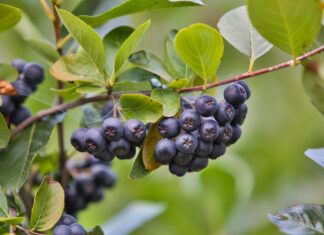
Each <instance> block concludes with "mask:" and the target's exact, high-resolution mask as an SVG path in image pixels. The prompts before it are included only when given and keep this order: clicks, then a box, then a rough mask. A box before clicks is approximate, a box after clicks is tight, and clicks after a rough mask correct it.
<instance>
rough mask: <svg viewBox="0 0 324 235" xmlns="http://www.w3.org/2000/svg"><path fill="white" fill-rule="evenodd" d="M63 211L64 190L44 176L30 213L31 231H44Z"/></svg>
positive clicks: (49, 227) (52, 224) (53, 223)
mask: <svg viewBox="0 0 324 235" xmlns="http://www.w3.org/2000/svg"><path fill="white" fill-rule="evenodd" d="M63 209H64V190H63V188H62V186H61V185H60V184H59V183H58V182H56V181H54V180H53V179H52V178H51V177H49V176H45V177H44V179H43V181H42V183H41V185H40V186H39V188H38V190H37V192H36V196H35V198H34V204H33V208H32V213H31V219H30V225H31V226H32V230H33V231H34V230H37V231H46V230H49V229H51V228H52V227H53V226H54V225H55V224H56V222H57V221H58V220H59V219H60V217H61V215H62V213H63Z"/></svg>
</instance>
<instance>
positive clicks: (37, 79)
mask: <svg viewBox="0 0 324 235" xmlns="http://www.w3.org/2000/svg"><path fill="white" fill-rule="evenodd" d="M23 73H24V79H25V81H26V82H27V83H28V84H34V85H37V84H40V83H42V82H43V81H44V69H43V68H42V66H41V65H39V64H36V63H28V64H26V65H25V67H24V71H23Z"/></svg>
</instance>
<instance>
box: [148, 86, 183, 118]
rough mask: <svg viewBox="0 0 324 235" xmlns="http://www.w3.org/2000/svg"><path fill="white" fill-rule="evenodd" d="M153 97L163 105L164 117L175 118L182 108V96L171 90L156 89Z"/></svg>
mask: <svg viewBox="0 0 324 235" xmlns="http://www.w3.org/2000/svg"><path fill="white" fill-rule="evenodd" d="M151 97H152V98H153V99H155V100H158V101H160V102H161V103H162V104H163V116H165V117H173V116H174V115H175V114H176V113H177V112H178V111H179V108H180V95H179V94H178V93H177V92H175V91H174V90H171V89H167V90H165V89H161V88H156V89H154V90H153V91H152V95H151Z"/></svg>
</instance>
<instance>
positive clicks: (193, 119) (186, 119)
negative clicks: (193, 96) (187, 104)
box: [179, 109, 201, 132]
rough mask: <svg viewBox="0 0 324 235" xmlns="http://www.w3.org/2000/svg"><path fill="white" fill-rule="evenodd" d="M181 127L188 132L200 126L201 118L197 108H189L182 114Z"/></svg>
mask: <svg viewBox="0 0 324 235" xmlns="http://www.w3.org/2000/svg"><path fill="white" fill-rule="evenodd" d="M179 122H180V127H181V128H182V129H183V130H184V131H186V132H192V131H194V130H196V129H198V128H199V127H200V124H201V118H200V115H199V114H198V113H197V112H196V111H195V110H190V109H187V110H185V111H183V112H182V113H181V114H180V118H179Z"/></svg>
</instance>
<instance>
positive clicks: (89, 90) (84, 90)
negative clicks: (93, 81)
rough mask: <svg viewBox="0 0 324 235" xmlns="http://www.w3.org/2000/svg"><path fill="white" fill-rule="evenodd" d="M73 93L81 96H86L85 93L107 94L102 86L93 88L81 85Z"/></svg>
mask: <svg viewBox="0 0 324 235" xmlns="http://www.w3.org/2000/svg"><path fill="white" fill-rule="evenodd" d="M75 92H77V93H81V94H87V93H90V94H91V93H94V94H97V93H104V92H107V89H106V88H105V87H102V86H95V85H83V86H80V87H78V88H77V89H76V90H75Z"/></svg>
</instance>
